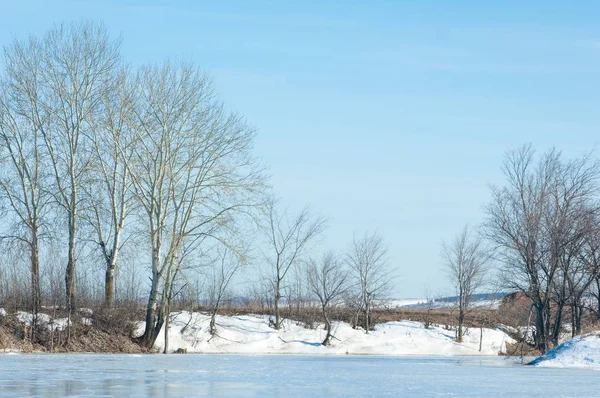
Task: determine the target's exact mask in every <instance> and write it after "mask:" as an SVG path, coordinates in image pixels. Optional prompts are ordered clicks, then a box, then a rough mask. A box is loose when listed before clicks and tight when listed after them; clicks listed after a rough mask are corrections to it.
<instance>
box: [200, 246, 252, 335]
mask: <svg viewBox="0 0 600 398" xmlns="http://www.w3.org/2000/svg"><path fill="white" fill-rule="evenodd" d="M245 262H246V259H245V256H244V255H242V254H241V253H238V252H236V251H235V250H232V249H231V248H229V247H225V248H219V249H218V251H217V259H216V260H215V261H214V264H213V266H212V267H211V270H210V274H209V281H208V283H209V286H208V289H209V297H210V334H211V336H214V335H215V334H217V327H216V322H215V319H216V317H217V313H218V312H219V308H220V307H221V304H223V300H224V298H225V295H226V293H227V291H228V288H229V283H230V282H231V279H232V278H233V276H234V275H235V274H236V273H237V272H238V271H239V270H240V269H241V268H242V266H243V264H244V263H245Z"/></svg>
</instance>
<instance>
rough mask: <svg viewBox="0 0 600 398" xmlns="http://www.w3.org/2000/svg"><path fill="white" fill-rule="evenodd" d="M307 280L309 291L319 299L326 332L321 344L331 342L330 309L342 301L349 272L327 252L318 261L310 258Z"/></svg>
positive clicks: (346, 287)
mask: <svg viewBox="0 0 600 398" xmlns="http://www.w3.org/2000/svg"><path fill="white" fill-rule="evenodd" d="M307 280H308V286H309V289H310V290H311V292H312V293H313V294H314V295H315V296H316V298H317V299H318V300H319V304H320V306H321V313H322V315H323V321H324V322H325V330H326V331H327V334H326V335H325V339H324V340H323V342H322V343H321V344H323V345H324V346H328V345H329V344H330V343H331V338H332V337H333V335H332V334H331V329H332V325H331V309H332V308H333V307H335V306H336V305H337V304H339V303H340V302H341V301H342V298H343V296H344V294H345V293H346V291H347V290H348V287H349V286H348V282H349V273H348V271H347V269H346V267H345V265H344V263H343V261H341V260H340V258H339V257H338V256H337V255H336V254H335V253H333V252H327V253H326V254H325V255H324V256H323V258H322V259H321V261H320V262H317V261H315V260H310V261H309V262H308V266H307Z"/></svg>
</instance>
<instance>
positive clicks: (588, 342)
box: [531, 331, 600, 369]
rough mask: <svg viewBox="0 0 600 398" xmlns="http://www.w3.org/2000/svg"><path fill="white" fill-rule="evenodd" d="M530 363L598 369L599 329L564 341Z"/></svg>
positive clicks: (599, 366) (599, 352)
mask: <svg viewBox="0 0 600 398" xmlns="http://www.w3.org/2000/svg"><path fill="white" fill-rule="evenodd" d="M531 365H535V366H547V367H560V368H566V367H586V368H598V369H600V331H597V332H593V333H589V334H586V335H583V336H578V337H574V338H573V339H571V340H568V341H565V342H564V343H562V344H561V345H559V346H558V347H556V348H553V349H551V350H550V351H548V352H547V353H545V354H544V355H542V356H541V357H539V358H537V359H535V360H534V361H532V362H531Z"/></svg>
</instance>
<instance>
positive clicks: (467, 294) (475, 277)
mask: <svg viewBox="0 0 600 398" xmlns="http://www.w3.org/2000/svg"><path fill="white" fill-rule="evenodd" d="M442 259H443V262H444V266H445V268H446V271H447V273H448V276H449V278H450V281H451V282H452V284H453V285H454V287H455V289H456V296H457V297H456V300H457V303H458V330H457V334H456V340H457V341H458V342H459V343H460V342H462V338H463V334H464V330H463V322H464V319H465V314H466V312H467V311H468V309H469V304H470V300H471V296H472V295H473V294H474V293H475V292H476V291H477V290H478V289H479V288H480V287H481V286H482V285H483V284H484V276H485V273H486V271H487V268H486V266H487V264H488V260H489V255H488V254H487V251H486V250H485V248H484V246H483V243H482V240H481V238H480V237H479V236H472V235H471V234H470V231H469V228H468V226H465V227H464V228H463V229H462V231H461V232H460V233H459V234H458V236H457V237H456V238H455V239H454V240H453V241H452V243H450V244H446V243H444V244H443V245H442Z"/></svg>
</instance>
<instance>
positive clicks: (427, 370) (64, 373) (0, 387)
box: [0, 354, 600, 397]
mask: <svg viewBox="0 0 600 398" xmlns="http://www.w3.org/2000/svg"><path fill="white" fill-rule="evenodd" d="M598 376H599V374H598V371H594V370H589V369H556V368H538V367H532V366H523V365H520V364H519V363H518V362H517V361H516V360H514V359H512V360H511V359H508V360H507V359H503V358H501V357H484V358H482V357H478V358H474V357H441V358H440V357H382V356H344V355H341V356H327V355H321V356H309V355H192V354H188V355H158V354H157V355H118V354H115V355H97V354H65V355H62V354H60V355H59V354H54V355H25V354H23V355H0V396H8V397H22V396H56V397H59V396H60V397H64V396H95V397H99V396H101V397H123V396H140V397H141V396H144V397H167V396H178V397H179V396H186V397H188V396H232V397H234V396H286V397H289V396H403V397H409V396H457V397H464V396H507V397H515V396H546V397H548V396H569V397H584V396H595V395H597V394H598V391H600V381H599V380H598V379H599V378H598Z"/></svg>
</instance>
